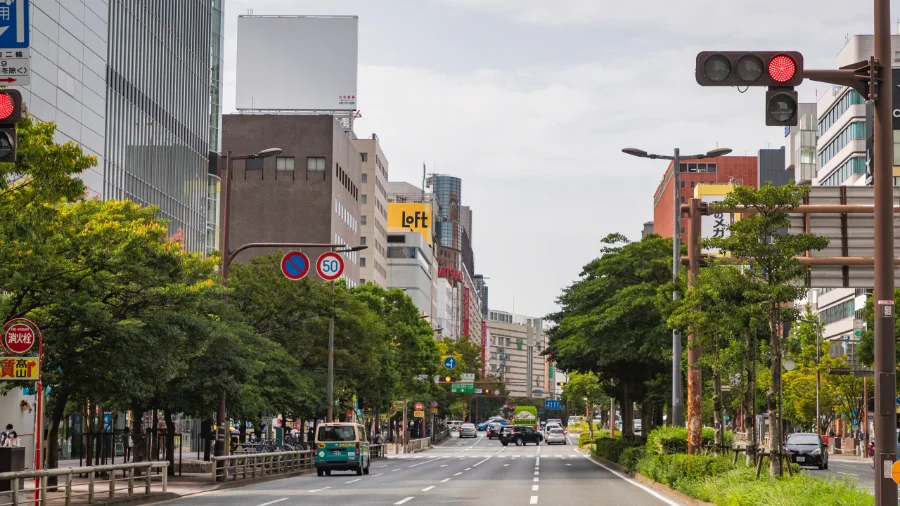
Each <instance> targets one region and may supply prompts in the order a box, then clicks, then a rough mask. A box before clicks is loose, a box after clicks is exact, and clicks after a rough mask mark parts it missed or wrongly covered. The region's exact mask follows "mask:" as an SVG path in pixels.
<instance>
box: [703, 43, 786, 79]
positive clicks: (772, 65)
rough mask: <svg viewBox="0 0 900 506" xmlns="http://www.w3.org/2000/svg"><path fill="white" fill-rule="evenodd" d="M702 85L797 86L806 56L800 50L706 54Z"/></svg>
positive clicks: (709, 52) (713, 52)
mask: <svg viewBox="0 0 900 506" xmlns="http://www.w3.org/2000/svg"><path fill="white" fill-rule="evenodd" d="M696 77H697V83H699V84H700V86H797V85H799V84H800V83H802V82H803V55H802V54H800V53H799V52H797V51H703V52H701V53H700V54H698V55H697V67H696Z"/></svg>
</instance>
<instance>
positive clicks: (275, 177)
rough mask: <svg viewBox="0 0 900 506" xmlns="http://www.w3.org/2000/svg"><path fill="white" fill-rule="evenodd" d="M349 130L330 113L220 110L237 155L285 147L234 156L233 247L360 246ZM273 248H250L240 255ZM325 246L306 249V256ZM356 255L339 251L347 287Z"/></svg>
mask: <svg viewBox="0 0 900 506" xmlns="http://www.w3.org/2000/svg"><path fill="white" fill-rule="evenodd" d="M350 135H352V133H350V134H348V133H347V132H345V131H344V128H343V127H342V125H341V124H340V123H339V122H338V121H336V120H335V118H334V117H333V116H327V115H321V116H311V115H280V114H261V115H257V114H226V115H224V116H223V117H222V146H223V149H227V150H231V151H232V153H233V154H235V155H246V154H251V153H256V152H259V151H260V150H262V149H267V148H281V149H282V150H283V153H281V155H279V156H277V157H272V158H265V159H255V160H247V161H240V160H239V161H236V162H234V164H233V169H232V173H231V176H232V186H231V216H230V219H231V223H230V226H229V229H230V232H231V237H230V239H229V241H230V243H231V249H232V250H234V249H235V248H237V247H238V246H240V245H242V244H246V243H250V242H314V243H335V244H338V243H343V244H349V245H351V246H355V245H358V244H359V241H360V239H359V236H360V230H361V227H362V224H364V223H366V221H367V219H368V217H366V216H362V215H360V205H359V199H360V178H361V175H360V174H361V168H360V165H361V160H360V155H359V153H358V152H357V150H356V148H355V147H354V146H353V143H352V142H351V140H350V137H349V136H350ZM271 252H272V250H266V249H253V250H248V251H245V252H243V253H241V254H240V255H239V256H238V258H237V261H246V260H247V259H248V258H250V257H252V256H259V255H264V254H268V253H271ZM322 252H323V250H312V249H304V253H306V254H307V256H309V258H310V261H311V262H315V261H316V258H317V257H318V255H320V254H321V253H322ZM358 258H359V257H358V253H345V254H344V259H345V262H344V263H345V269H344V277H345V278H347V280H348V282H349V283H350V284H351V286H352V285H355V284H356V283H358V282H359V262H358ZM310 275H311V276H315V268H313V269H312V272H311V273H310Z"/></svg>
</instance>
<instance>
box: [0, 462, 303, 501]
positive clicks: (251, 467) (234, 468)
mask: <svg viewBox="0 0 900 506" xmlns="http://www.w3.org/2000/svg"><path fill="white" fill-rule="evenodd" d="M315 455H316V452H314V451H310V450H304V451H294V452H272V453H244V454H235V455H228V456H226V457H212V458H211V460H212V471H211V473H210V474H211V477H212V482H213V483H216V482H217V481H227V480H228V478H229V477H231V479H232V481H236V480H238V479H241V480H245V479H247V478H256V477H262V476H271V475H275V474H287V473H295V472H300V471H310V470H312V469H315ZM220 462H221V463H222V464H223V465H221V466H219V463H220ZM0 506H2V505H0Z"/></svg>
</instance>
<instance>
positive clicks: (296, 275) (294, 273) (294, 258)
mask: <svg viewBox="0 0 900 506" xmlns="http://www.w3.org/2000/svg"><path fill="white" fill-rule="evenodd" d="M308 272H309V257H307V256H306V255H304V254H303V253H301V252H299V251H291V252H289V253H288V254H287V255H285V256H284V258H282V259H281V273H282V274H284V276H285V277H286V278H288V279H290V280H292V281H297V280H298V279H303V278H304V277H305V276H306V274H307V273H308Z"/></svg>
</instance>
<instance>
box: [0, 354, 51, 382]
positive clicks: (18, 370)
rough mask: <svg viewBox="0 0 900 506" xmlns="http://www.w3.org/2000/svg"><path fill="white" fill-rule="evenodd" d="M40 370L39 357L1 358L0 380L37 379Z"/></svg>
mask: <svg viewBox="0 0 900 506" xmlns="http://www.w3.org/2000/svg"><path fill="white" fill-rule="evenodd" d="M40 371H41V368H40V367H38V359H37V357H5V358H0V380H36V379H38V374H40Z"/></svg>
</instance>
